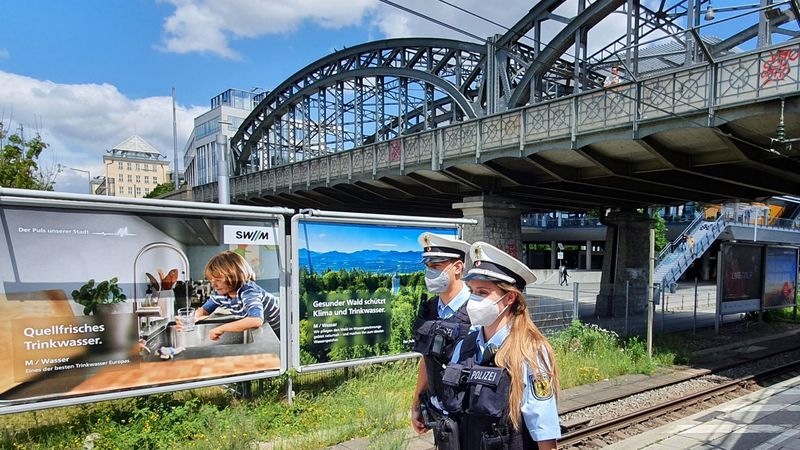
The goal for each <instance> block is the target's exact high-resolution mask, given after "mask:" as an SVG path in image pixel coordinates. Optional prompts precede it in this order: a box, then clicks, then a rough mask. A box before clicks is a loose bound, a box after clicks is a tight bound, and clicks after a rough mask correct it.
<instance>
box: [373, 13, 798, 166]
mask: <svg viewBox="0 0 800 450" xmlns="http://www.w3.org/2000/svg"><path fill="white" fill-rule="evenodd" d="M379 1H380V2H382V3H385V4H387V5H390V6H393V7H395V8H398V9H400V10H402V11H406V12H409V13H411V14H414V15H415V16H417V17H420V18H423V19H425V20H429V21H431V22H433V23H436V24H438V25H442V26H445V27H447V28H449V29H451V30H453V31H457V32H460V33H463V34H465V35H467V36H470V37H473V38H477V39H479V40H484V41H485V39H484V38H480V37H477V35H475V34H473V33H470V32H468V31H465V30H462V29H460V28H458V27H455V26H452V25H449V24H446V23H445V22H442V21H440V20H438V19H435V18H433V17H430V16H428V15H426V14H423V13H419V12H417V11H413V10H411V9H409V8H406V7H404V6H402V5H398V4H397V3H394V2H392V1H390V0H379ZM438 1H439V2H440V3H443V4H445V5H448V6H450V7H453V8H455V9H457V10H459V11H461V12H464V13H466V14H469V15H471V16H473V17H476V18H478V19H480V20H483V21H486V22H488V23H490V24H492V25H495V26H499V27H501V28H503V29H505V30H507V31H510V30H511V29H510V28H508V27H506V26H504V25H502V24H499V23H497V22H495V21H493V20H491V19H488V18H485V17H483V16H481V15H479V14H477V13H474V12H472V11H469V10H467V9H465V8H462V7H460V6H458V5H454V4H453V3H451V2H449V1H447V0H438ZM784 4H788V1H783V2H780V3H775V4H771V5H768V6H767V7H775V6H780V5H784ZM767 7H758V8H756V10H761V9H766V8H767ZM752 12H753V11H748V12H746V13H741V14H736V15H733V16H730V17H726V18H723V19H720V20H718V21H716V22H715V23H714V24H710V23H707V24H705V25H698V26H695V27H691V28H688V29H687V30H686V31H687V32H691V30H692V29H698V30H699V29H700V28H703V27H707V26H711V25H715V24H719V23H722V22H725V21H731V20H735V19H738V18H741V17H744V16H746V15H748V14H752ZM521 37H526V38H528V39H530V40H531V41H533V42H534V43H537V44H539V45H543V46H545V47H548V48H552V49H556V48H555V47H554V46H552V45H550V44H547V43H542V42H537V41H536V40H534V39H533V38H530V37H528V36H526V35H522V36H521ZM652 42H655V40H653V41H648V42H644V43H639V44H637V46H642V45H646V44H649V43H652ZM506 49H507V50H512V49H511V48H508V47H506ZM563 54H564V55H566V56H568V57H571V58H573V59H576V57H575V56H574V55H572V54H570V53H568V52H563ZM576 61H577V59H576ZM626 72H628V73H631V72H630V71H629V70H628V68H627V67H626ZM633 81H636V80H633ZM674 100H675V101H677V102H681V100H679V99H674ZM640 101H641V99H640ZM643 103H644V104H645V105H647V106H650V107H653V108H654V109H659V110H662V109H661V108H659V107H658V106H656V105H655V104H649V103H647V102H643ZM685 104H687V105H690V104H689V103H688V102H685ZM662 111H663V112H666V113H668V114H670V115H672V116H674V117H676V118H680V119H682V120H685V121H689V122H690V123H692V124H694V125H698V123H696V122H693V121H691V120H690V119H687V118H685V117H683V116H681V115H679V114H675V113H672V112H671V111H667V110H662ZM717 117H720V118H723V119H724V116H722V115H718V116H717ZM700 125H701V126H703V127H706V125H705V124H700ZM708 128H712V130H713V131H714V132H716V133H719V134H722V135H724V136H726V137H728V138H733V139H735V140H738V141H740V142H744V143H746V144H748V145H751V146H753V147H755V148H758V149H760V150H762V151H765V152H768V153H772V154H779V155H781V156H783V157H787V156H786V155H783V154H782V153H779V152H776V151H775V150H773V149H768V148H766V147H763V146H760V145H758V144H755V143H753V142H749V141H747V140H745V139H742V138H739V137H736V136H732V135H729V134H727V133H724V132H723V131H722V130H719V129H718V128H716V127H708ZM742 128H743V129H744V130H747V131H750V132H752V133H753V134H756V135H759V136H761V137H764V138H767V139H770V140H772V137H771V136H767V135H765V134H764V133H762V132H760V131H758V130H753V129H749V128H747V127H742Z"/></svg>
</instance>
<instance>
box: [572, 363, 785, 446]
mask: <svg viewBox="0 0 800 450" xmlns="http://www.w3.org/2000/svg"><path fill="white" fill-rule="evenodd" d="M796 376H800V361H796V362H791V363H788V364H784V365H781V366H778V367H775V368H771V369H767V370H763V371H760V372H758V373H756V374H753V375H748V376H744V377H740V378H737V379H734V380H731V381H727V382H724V383H721V384H719V385H717V386H714V387H711V388H707V389H703V390H700V391H697V392H694V393H691V394H686V395H684V396H682V397H681V398H678V399H675V400H670V401H666V402H663V403H660V404H658V405H655V406H651V407H648V408H643V409H640V410H637V411H635V412H632V413H630V414H626V415H622V416H619V417H614V418H612V419H609V420H604V421H601V422H597V423H591V422H590V423H588V424H582V423H580V422H577V423H576V425H575V428H574V429H571V430H567V431H566V433H565V434H564V435H563V436H562V438H561V439H560V440H559V448H562V449H594V448H602V447H605V446H608V445H610V444H612V443H614V442H618V441H621V440H624V439H627V438H630V437H633V436H636V435H638V434H640V433H642V432H644V431H648V430H650V429H654V428H657V427H660V426H662V425H666V424H667V423H670V422H672V421H675V420H678V419H680V418H683V417H686V416H689V415H692V414H695V413H697V412H700V411H703V410H707V409H709V408H711V407H713V406H716V405H718V404H721V403H724V402H727V401H729V400H732V399H735V398H738V397H741V396H743V395H745V394H748V393H750V392H754V391H757V390H759V389H761V387H762V386H767V385H770V384H774V383H776V382H779V381H783V380H785V379H788V378H792V377H796Z"/></svg>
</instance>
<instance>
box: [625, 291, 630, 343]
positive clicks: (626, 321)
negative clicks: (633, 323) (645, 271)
mask: <svg viewBox="0 0 800 450" xmlns="http://www.w3.org/2000/svg"><path fill="white" fill-rule="evenodd" d="M630 283H631V281H630V280H626V281H625V337H628V300H629V298H630V296H629V294H630Z"/></svg>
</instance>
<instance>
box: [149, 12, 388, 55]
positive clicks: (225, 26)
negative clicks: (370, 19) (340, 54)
mask: <svg viewBox="0 0 800 450" xmlns="http://www.w3.org/2000/svg"><path fill="white" fill-rule="evenodd" d="M167 1H168V2H169V3H172V4H173V5H174V6H175V12H174V13H173V14H172V15H171V16H170V17H168V18H167V20H166V21H165V23H164V31H165V32H166V39H165V43H164V48H165V49H166V50H167V51H171V52H175V53H189V52H208V53H213V54H216V55H218V56H221V57H223V58H228V59H236V58H239V55H238V54H237V53H236V52H235V51H234V50H233V49H231V48H230V41H231V40H232V39H241V38H257V37H262V36H265V35H269V34H276V33H289V32H292V31H294V30H296V29H297V27H298V26H299V25H300V24H301V23H302V22H304V21H310V22H313V23H316V24H318V25H320V26H322V27H325V28H333V29H336V28H341V27H346V26H353V25H358V24H359V23H361V19H362V16H363V15H364V14H365V13H366V12H367V11H369V10H370V9H371V8H373V7H374V6H375V5H376V3H377V2H376V0H226V1H224V2H221V1H216V0H167Z"/></svg>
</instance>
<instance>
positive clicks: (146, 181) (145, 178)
mask: <svg viewBox="0 0 800 450" xmlns="http://www.w3.org/2000/svg"><path fill="white" fill-rule="evenodd" d="M148 183H150V176H149V175H145V176H144V184H148Z"/></svg>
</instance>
